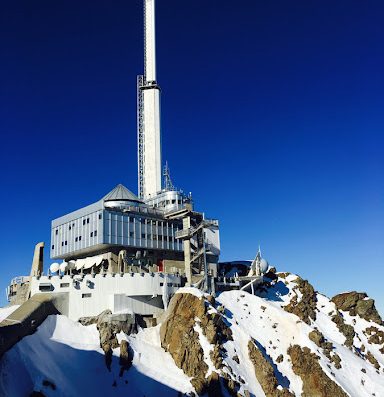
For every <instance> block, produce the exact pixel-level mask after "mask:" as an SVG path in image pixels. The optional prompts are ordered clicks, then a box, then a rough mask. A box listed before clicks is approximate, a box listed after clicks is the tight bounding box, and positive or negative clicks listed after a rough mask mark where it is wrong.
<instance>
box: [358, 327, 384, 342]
mask: <svg viewBox="0 0 384 397" xmlns="http://www.w3.org/2000/svg"><path fill="white" fill-rule="evenodd" d="M363 332H364V333H365V334H366V335H368V336H369V338H368V343H371V344H376V345H381V344H384V331H381V330H379V329H378V328H377V327H374V326H372V327H368V328H367V329H366V330H365V331H363Z"/></svg>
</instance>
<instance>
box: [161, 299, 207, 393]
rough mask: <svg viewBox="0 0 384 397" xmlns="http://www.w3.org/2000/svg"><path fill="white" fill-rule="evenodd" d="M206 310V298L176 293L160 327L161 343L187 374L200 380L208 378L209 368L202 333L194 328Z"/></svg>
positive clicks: (197, 383) (197, 382) (197, 381)
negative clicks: (202, 343)
mask: <svg viewBox="0 0 384 397" xmlns="http://www.w3.org/2000/svg"><path fill="white" fill-rule="evenodd" d="M205 312H206V308H205V303H204V300H203V299H199V298H197V297H196V296H194V295H191V294H176V295H174V296H173V298H172V299H171V302H170V305H169V308H168V310H167V315H166V318H165V321H164V322H163V323H162V325H161V328H160V339H161V346H162V347H163V348H164V349H165V350H166V351H168V352H169V353H170V354H171V356H172V357H173V359H174V361H175V363H176V365H177V366H178V367H179V368H181V369H182V370H183V371H184V373H185V374H186V375H188V376H190V377H193V378H196V379H205V375H206V373H207V370H208V366H207V364H206V363H205V362H204V352H203V349H202V347H201V346H200V343H199V335H198V333H197V332H196V331H195V330H194V329H193V327H194V325H195V318H196V317H199V318H201V317H202V316H203V315H204V314H205ZM199 382H200V381H199V380H195V384H196V385H197V386H199V384H200V383H201V382H200V383H199ZM193 386H194V387H195V385H193ZM200 386H201V385H200ZM200 386H199V387H198V388H199V389H200V388H201V387H200ZM195 389H196V387H195ZM196 392H197V390H196Z"/></svg>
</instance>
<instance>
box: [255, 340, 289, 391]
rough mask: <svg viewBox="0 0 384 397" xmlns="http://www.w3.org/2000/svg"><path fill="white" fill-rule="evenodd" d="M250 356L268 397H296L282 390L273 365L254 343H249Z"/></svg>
mask: <svg viewBox="0 0 384 397" xmlns="http://www.w3.org/2000/svg"><path fill="white" fill-rule="evenodd" d="M248 354H249V358H250V359H251V361H252V363H253V366H254V368H255V375H256V378H257V380H258V382H259V383H260V385H261V387H262V389H263V391H264V394H265V395H266V397H294V395H293V394H292V393H291V392H290V391H289V390H288V389H283V390H280V389H278V388H277V386H278V385H279V383H278V381H277V378H276V376H275V371H274V369H273V367H272V364H271V363H270V362H269V361H268V360H267V359H266V358H265V357H264V355H263V353H262V352H261V351H260V350H259V349H258V348H257V346H256V345H255V343H254V342H252V341H249V342H248Z"/></svg>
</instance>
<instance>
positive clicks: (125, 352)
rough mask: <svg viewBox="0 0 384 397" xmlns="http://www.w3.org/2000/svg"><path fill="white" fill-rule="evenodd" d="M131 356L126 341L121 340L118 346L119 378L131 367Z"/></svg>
mask: <svg viewBox="0 0 384 397" xmlns="http://www.w3.org/2000/svg"><path fill="white" fill-rule="evenodd" d="M132 360H133V355H132V354H131V352H130V350H129V343H128V342H127V341H126V340H122V341H121V344H120V360H119V364H120V366H121V370H120V376H122V375H123V373H124V371H125V370H127V369H129V368H130V367H131V365H132Z"/></svg>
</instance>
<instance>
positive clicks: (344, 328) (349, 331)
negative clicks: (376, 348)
mask: <svg viewBox="0 0 384 397" xmlns="http://www.w3.org/2000/svg"><path fill="white" fill-rule="evenodd" d="M332 321H333V322H334V323H335V324H336V325H337V328H338V329H339V331H340V332H341V333H342V334H343V335H344V336H345V343H344V344H345V346H347V347H351V346H353V338H354V337H355V330H354V328H353V327H352V325H350V324H346V323H345V321H344V319H343V317H342V316H341V315H340V313H337V314H335V315H334V316H332Z"/></svg>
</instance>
